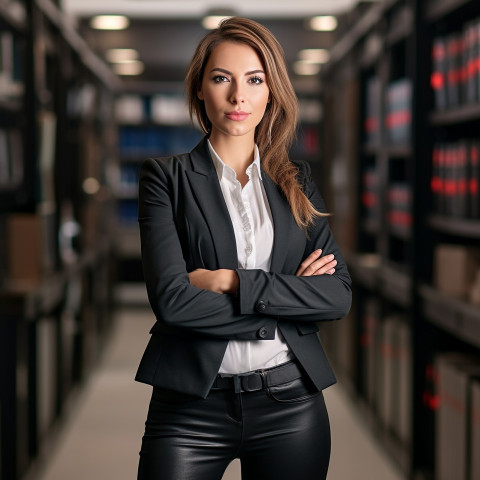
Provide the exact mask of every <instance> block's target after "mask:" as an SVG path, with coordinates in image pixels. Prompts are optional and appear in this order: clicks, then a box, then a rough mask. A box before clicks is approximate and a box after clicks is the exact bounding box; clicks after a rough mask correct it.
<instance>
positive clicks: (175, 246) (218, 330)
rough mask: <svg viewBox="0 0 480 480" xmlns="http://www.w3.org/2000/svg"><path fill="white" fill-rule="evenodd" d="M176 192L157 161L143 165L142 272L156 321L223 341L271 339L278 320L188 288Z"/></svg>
mask: <svg viewBox="0 0 480 480" xmlns="http://www.w3.org/2000/svg"><path fill="white" fill-rule="evenodd" d="M178 174H179V173H178V172H177V175H178ZM174 188H177V187H174V185H173V182H172V175H171V174H169V175H168V176H167V175H166V174H165V172H164V171H163V169H162V167H161V165H160V163H159V162H158V161H156V160H153V159H149V160H146V161H145V162H144V163H143V165H142V168H141V172H140V182H139V207H138V210H139V212H138V213H139V215H138V220H139V226H140V238H141V248H142V264H143V272H144V277H145V282H146V287H147V293H148V297H149V301H150V304H151V306H152V310H153V312H154V313H155V316H156V317H157V320H160V321H162V322H163V323H164V324H166V325H168V326H170V327H178V328H181V329H188V330H189V331H192V332H196V333H199V334H202V335H206V336H210V337H212V336H213V337H217V338H222V339H227V340H230V339H243V340H260V339H262V340H268V339H273V338H275V328H276V319H274V318H268V317H265V316H263V315H261V314H260V313H259V312H249V313H240V312H239V308H238V300H237V299H236V298H234V297H233V296H231V295H222V294H218V293H215V292H211V291H209V290H204V289H200V288H197V287H194V286H193V285H191V284H190V280H189V277H188V272H187V270H186V264H185V260H184V257H183V253H182V248H181V243H180V239H179V235H178V231H177V228H176V225H175V215H174V208H173V204H172V198H173V197H174V193H173V192H174ZM153 331H155V327H154V329H153Z"/></svg>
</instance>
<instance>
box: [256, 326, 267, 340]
mask: <svg viewBox="0 0 480 480" xmlns="http://www.w3.org/2000/svg"><path fill="white" fill-rule="evenodd" d="M267 335H268V330H267V329H266V328H265V327H262V328H261V329H260V330H259V331H258V336H259V337H260V338H266V337H267Z"/></svg>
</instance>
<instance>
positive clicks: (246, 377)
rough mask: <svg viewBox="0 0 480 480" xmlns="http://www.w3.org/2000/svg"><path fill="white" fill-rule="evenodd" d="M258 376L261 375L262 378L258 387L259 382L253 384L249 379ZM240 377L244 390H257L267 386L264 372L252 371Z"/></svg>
mask: <svg viewBox="0 0 480 480" xmlns="http://www.w3.org/2000/svg"><path fill="white" fill-rule="evenodd" d="M258 376H260V380H261V385H260V387H258V386H257V384H255V385H252V386H251V382H250V381H249V379H252V378H257V377H258ZM239 377H240V384H241V386H242V390H243V391H244V392H256V391H258V390H262V388H264V387H265V382H264V376H263V372H259V373H250V374H248V375H240V376H239Z"/></svg>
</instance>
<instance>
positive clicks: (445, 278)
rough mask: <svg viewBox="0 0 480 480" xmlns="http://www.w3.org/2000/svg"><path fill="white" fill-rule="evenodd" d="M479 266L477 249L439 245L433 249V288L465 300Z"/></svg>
mask: <svg viewBox="0 0 480 480" xmlns="http://www.w3.org/2000/svg"><path fill="white" fill-rule="evenodd" d="M479 266H480V251H479V249H478V248H474V247H467V246H463V245H449V244H440V245H438V246H437V247H436V248H435V258H434V284H435V287H436V288H437V289H438V290H440V291H441V292H443V293H446V294H448V295H453V296H455V297H459V298H463V299H467V298H468V296H469V293H470V290H471V288H472V285H473V283H474V281H475V277H476V273H477V269H478V268H479Z"/></svg>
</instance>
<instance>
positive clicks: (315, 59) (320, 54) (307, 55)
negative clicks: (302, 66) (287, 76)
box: [298, 48, 330, 63]
mask: <svg viewBox="0 0 480 480" xmlns="http://www.w3.org/2000/svg"><path fill="white" fill-rule="evenodd" d="M298 58H299V59H300V60H303V61H304V62H309V63H327V62H328V61H329V60H330V53H329V52H328V50H325V49H324V48H306V49H305V50H300V51H299V52H298Z"/></svg>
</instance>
